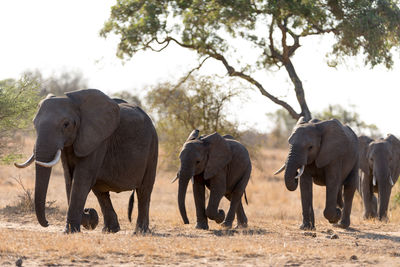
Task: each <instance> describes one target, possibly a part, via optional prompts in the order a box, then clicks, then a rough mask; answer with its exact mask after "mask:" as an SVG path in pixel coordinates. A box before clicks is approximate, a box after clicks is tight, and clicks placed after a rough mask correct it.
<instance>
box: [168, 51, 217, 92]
mask: <svg viewBox="0 0 400 267" xmlns="http://www.w3.org/2000/svg"><path fill="white" fill-rule="evenodd" d="M209 58H211V56H208V57H206V58H205V59H203V60H202V61H201V62H200V63H199V65H198V66H197V67H195V68H193V69H191V70H190V71H189V72H188V74H186V75H185V76H184V77H182V79H181V80H180V81H179V82H178V83H177V84H176V85H175V87H174V89H176V88H178V87H179V86H181V85H182V84H183V83H184V82H186V80H187V79H188V78H189V77H190V75H192V73H193V72H194V71H196V70H199V69H200V68H201V67H202V66H203V64H204V62H206V60H207V59H209Z"/></svg>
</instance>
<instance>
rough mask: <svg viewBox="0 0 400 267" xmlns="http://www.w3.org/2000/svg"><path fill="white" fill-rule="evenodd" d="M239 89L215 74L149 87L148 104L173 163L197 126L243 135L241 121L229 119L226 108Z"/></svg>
mask: <svg viewBox="0 0 400 267" xmlns="http://www.w3.org/2000/svg"><path fill="white" fill-rule="evenodd" d="M240 92H241V91H240V90H239V89H238V88H235V87H232V86H229V85H228V86H227V85H226V84H222V82H220V81H219V80H218V78H216V77H214V76H202V77H190V78H189V79H188V80H187V81H186V82H185V83H182V84H179V85H178V86H176V85H173V84H171V83H168V82H167V83H161V84H159V85H157V86H155V87H153V88H152V89H151V90H150V91H149V93H148V94H147V96H146V102H147V103H148V105H147V107H148V110H150V111H151V115H152V117H153V119H154V120H155V122H156V127H157V133H158V135H159V139H160V144H161V145H162V146H163V148H164V150H165V152H166V154H167V158H169V161H170V162H172V164H176V163H177V160H178V154H179V151H180V148H181V147H182V144H183V143H184V142H185V140H186V138H187V137H188V135H189V134H190V132H191V131H192V130H194V129H199V130H200V134H210V133H213V132H218V133H220V134H221V135H223V134H230V135H232V136H234V137H235V138H239V137H240V133H239V130H238V125H237V124H236V123H234V122H231V121H229V120H228V119H227V111H226V106H227V105H228V103H229V102H230V101H231V100H232V98H233V97H235V96H238V95H239V94H240Z"/></svg>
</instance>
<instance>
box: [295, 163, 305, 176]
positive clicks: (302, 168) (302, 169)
mask: <svg viewBox="0 0 400 267" xmlns="http://www.w3.org/2000/svg"><path fill="white" fill-rule="evenodd" d="M303 172H304V165H303V166H301V168H300V171H299V174H297V175H296V177H294V179H299V178H300V176H301V175H302V174H303Z"/></svg>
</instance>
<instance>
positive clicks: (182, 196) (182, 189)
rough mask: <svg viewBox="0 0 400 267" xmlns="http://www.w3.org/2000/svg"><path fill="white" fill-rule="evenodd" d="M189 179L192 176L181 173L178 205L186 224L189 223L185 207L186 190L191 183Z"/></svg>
mask: <svg viewBox="0 0 400 267" xmlns="http://www.w3.org/2000/svg"><path fill="white" fill-rule="evenodd" d="M189 180H190V177H186V176H180V175H179V189H178V205H179V212H180V213H181V217H182V219H183V222H184V223H185V224H188V223H189V219H188V217H187V214H186V207H185V198H186V191H187V187H188V184H189Z"/></svg>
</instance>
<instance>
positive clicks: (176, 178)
mask: <svg viewBox="0 0 400 267" xmlns="http://www.w3.org/2000/svg"><path fill="white" fill-rule="evenodd" d="M178 179H179V178H178V175H177V176H176V177H175V178H174V179H172V181H171V184H173V183H175V181H176V180H178Z"/></svg>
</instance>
